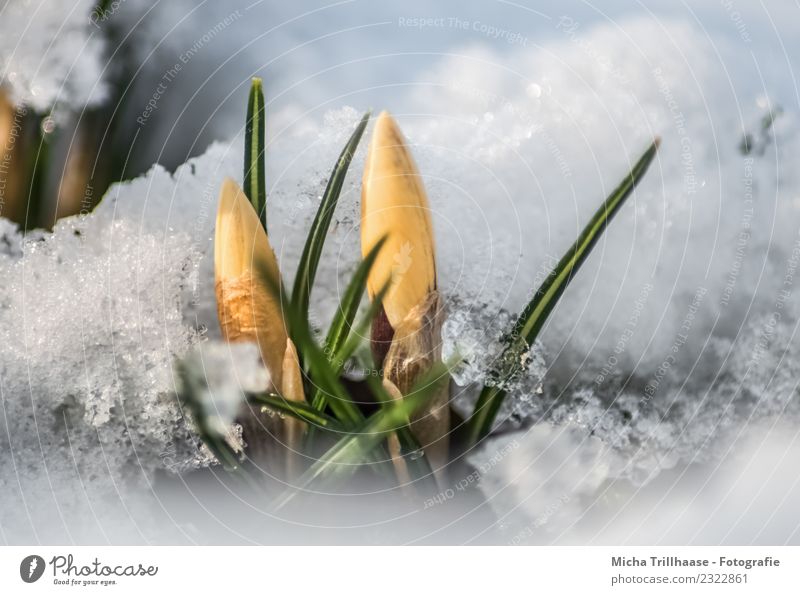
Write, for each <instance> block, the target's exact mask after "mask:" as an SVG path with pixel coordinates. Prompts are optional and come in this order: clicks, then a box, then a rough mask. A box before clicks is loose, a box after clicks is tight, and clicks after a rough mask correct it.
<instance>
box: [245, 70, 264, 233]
mask: <svg viewBox="0 0 800 595" xmlns="http://www.w3.org/2000/svg"><path fill="white" fill-rule="evenodd" d="M265 129H266V108H265V104H264V91H263V88H262V84H261V79H260V78H257V77H256V78H253V82H252V84H251V85H250V96H249V97H248V100H247V121H246V123H245V130H244V188H243V190H244V193H245V195H246V196H247V198H248V199H250V203H251V204H252V205H253V208H254V209H255V211H256V213H258V218H259V219H260V220H261V224H262V225H263V226H264V230H266V229H267V182H266V180H267V176H266V170H265V165H264V154H265V147H264V142H265V138H266V134H265Z"/></svg>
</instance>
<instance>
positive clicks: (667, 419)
mask: <svg viewBox="0 0 800 595" xmlns="http://www.w3.org/2000/svg"><path fill="white" fill-rule="evenodd" d="M0 6H2V8H0V31H1V32H2V35H1V36H0V59H2V63H0V80H1V81H2V83H3V89H4V90H5V92H6V93H7V97H8V101H9V102H10V103H11V104H12V105H13V106H14V108H15V109H16V110H17V113H19V112H20V111H27V112H33V113H35V114H36V115H37V117H39V118H40V119H39V120H37V124H38V125H40V126H41V130H43V131H44V132H43V135H44V136H45V137H46V141H47V142H48V143H49V145H50V147H51V153H52V154H54V155H56V156H58V155H59V154H61V155H62V156H63V157H62V161H60V162H58V163H62V162H63V163H64V166H63V168H58V167H56V168H54V169H55V174H53V173H51V174H50V175H49V177H47V179H45V180H44V181H43V182H42V185H43V187H44V188H45V191H44V192H43V194H44V196H45V197H46V199H47V200H48V201H50V203H49V206H48V207H47V208H43V209H42V212H48V213H50V212H52V213H57V214H58V213H60V214H66V212H65V211H64V210H62V209H61V208H60V207H59V204H61V202H60V201H62V200H63V201H72V203H73V204H78V205H79V208H74V207H73V208H72V210H71V212H78V211H79V210H85V211H88V209H85V208H84V207H85V206H86V204H85V203H87V201H88V202H89V203H92V204H93V203H94V202H97V200H98V199H99V196H97V195H98V194H102V190H101V188H103V187H104V185H107V183H108V182H109V181H113V179H125V180H132V181H129V182H126V183H123V184H119V185H116V186H113V187H112V188H111V189H110V191H109V192H108V194H107V195H106V197H105V199H104V200H103V202H102V203H101V204H100V206H99V207H97V209H95V211H94V212H93V213H92V214H91V215H84V216H80V217H72V218H67V219H62V220H61V221H60V222H59V223H57V224H56V225H55V228H54V231H53V232H52V233H50V232H41V231H33V232H30V233H28V234H27V235H26V236H25V237H24V238H23V237H22V236H21V235H20V234H19V233H18V232H17V231H16V230H15V229H14V228H13V226H12V225H11V224H10V223H8V222H6V221H4V220H0V224H2V229H0V231H2V234H3V236H2V239H3V243H2V244H0V270H1V271H2V276H3V278H4V279H5V280H6V282H5V283H4V285H3V287H2V288H0V333H2V335H1V336H0V394H1V395H2V403H3V409H2V414H1V415H0V455H2V456H0V493H2V494H3V495H2V497H0V503H2V506H0V540H3V541H5V542H9V543H18V542H32V541H60V542H65V541H70V540H74V541H76V542H78V541H86V540H89V541H106V540H108V541H109V542H112V543H118V542H159V541H186V540H189V541H193V540H194V541H202V540H203V539H204V536H203V535H202V534H200V533H198V532H197V530H196V529H195V528H193V526H192V523H191V522H190V521H183V520H178V519H175V518H173V517H172V516H171V515H172V513H171V511H170V509H169V506H167V505H166V504H165V503H164V502H163V501H162V500H161V499H160V497H159V495H158V490H157V488H156V487H155V484H154V478H156V477H157V476H158V473H161V472H163V471H164V470H166V471H169V472H173V471H180V470H184V469H190V468H193V467H195V466H198V465H199V466H202V465H204V464H206V462H207V461H205V460H204V459H203V458H202V455H201V454H199V453H197V452H195V450H194V449H193V448H191V447H190V445H189V443H188V441H187V436H188V434H189V431H188V429H187V428H186V427H185V424H184V422H183V418H182V415H181V412H180V411H179V409H178V407H177V405H176V402H175V398H174V395H173V389H174V378H173V376H172V361H173V358H174V357H176V356H181V355H184V354H185V353H186V352H187V351H188V350H189V349H190V348H191V347H192V346H193V345H195V344H197V343H198V342H200V341H203V340H204V339H205V338H206V337H211V338H213V337H215V336H216V335H217V333H218V330H217V329H216V328H215V325H216V322H215V314H214V302H213V299H214V298H213V282H212V281H211V279H212V278H213V274H212V270H213V265H212V263H211V262H210V259H209V258H208V255H209V254H212V253H213V246H212V239H211V238H212V236H213V221H214V213H215V210H216V193H217V191H218V188H219V183H220V181H221V179H222V177H223V176H224V175H233V176H236V177H238V176H240V169H241V165H240V164H241V138H240V134H241V132H242V127H243V121H244V114H243V111H244V105H245V103H246V96H247V90H248V87H249V82H250V78H251V77H253V76H260V77H262V78H263V79H264V81H265V89H266V93H267V102H268V103H267V111H268V117H269V120H268V127H267V136H268V155H267V175H268V186H269V194H270V198H269V201H270V202H269V205H270V221H271V229H270V232H271V237H272V238H273V241H274V245H275V246H276V251H278V252H279V253H280V254H279V256H280V260H281V262H282V268H283V269H284V270H285V271H291V270H292V269H293V265H294V263H295V262H296V261H297V258H298V257H299V251H300V250H301V247H302V242H303V240H304V237H305V234H304V232H305V229H307V225H308V221H309V220H310V217H311V216H312V215H313V213H314V210H315V207H316V203H317V201H318V199H319V196H320V194H321V192H322V189H323V188H324V183H325V181H326V178H327V175H328V172H329V170H330V168H331V167H332V164H333V162H334V160H335V157H336V155H337V154H338V151H339V150H340V148H341V146H342V144H343V142H344V140H345V139H346V137H347V135H348V134H349V132H350V131H351V130H352V126H353V125H354V123H355V122H356V121H357V119H358V117H359V115H360V114H361V113H362V112H363V111H365V110H366V109H368V108H375V109H384V108H385V109H389V110H391V111H392V112H393V113H394V114H395V116H396V117H397V118H398V120H399V122H400V124H401V126H402V127H403V129H404V131H405V132H406V134H407V136H408V138H409V140H410V142H411V143H412V144H413V150H414V153H415V155H416V156H417V158H418V162H419V165H420V170H421V173H422V175H423V176H424V177H425V181H426V185H427V187H428V190H429V195H430V199H431V203H432V207H433V209H434V211H435V215H434V225H435V227H436V233H437V240H438V252H439V255H438V258H439V268H440V271H441V279H440V284H441V287H442V289H443V291H444V293H445V294H446V296H447V299H448V304H449V319H448V321H447V323H446V325H445V350H446V352H448V353H454V352H458V353H460V354H462V355H464V356H466V358H467V362H466V364H465V365H464V366H463V367H462V368H461V369H460V370H459V371H458V374H457V376H456V380H457V381H458V384H459V385H460V388H459V391H458V396H457V399H458V406H460V407H462V409H463V408H466V407H467V406H468V404H469V403H470V402H471V399H473V398H474V394H473V393H474V390H473V388H472V387H471V383H475V382H479V381H480V380H481V379H482V378H481V370H482V369H483V368H484V365H483V364H485V363H486V362H487V361H490V360H491V358H492V355H493V354H494V353H496V348H497V339H498V336H499V334H500V332H501V331H502V329H503V328H504V326H505V323H506V322H507V320H508V318H509V316H510V315H512V314H513V313H516V312H518V311H519V310H520V308H521V307H522V306H523V305H524V304H525V302H526V300H527V297H528V295H529V292H530V290H531V289H532V285H533V283H534V280H535V279H536V278H537V277H538V278H541V275H542V274H543V272H544V271H546V270H547V269H548V268H549V267H552V266H553V264H554V260H556V259H557V258H558V257H559V256H560V255H561V254H562V253H563V251H564V250H565V249H566V248H567V247H568V246H569V244H570V243H571V242H572V241H573V240H574V238H575V236H576V235H577V233H578V232H579V230H580V228H581V226H582V225H583V224H584V223H585V222H586V221H587V219H588V218H589V217H590V216H591V214H592V213H593V211H594V209H595V208H596V206H597V205H598V204H599V202H600V201H601V200H602V199H603V198H604V197H605V196H606V195H607V194H608V192H609V191H610V190H611V188H613V187H614V186H615V185H616V183H617V182H618V181H619V180H620V179H621V177H622V176H623V175H624V174H625V172H626V171H627V169H629V167H630V165H631V163H632V161H633V160H635V159H636V158H637V157H638V155H639V154H640V153H641V152H642V151H643V149H644V148H645V147H646V145H647V143H648V142H650V140H651V139H652V138H653V137H654V136H657V135H659V136H661V137H662V138H663V144H662V149H661V151H660V154H659V157H658V158H657V161H656V162H655V163H654V164H653V166H652V167H651V170H650V172H649V173H648V175H647V177H646V178H645V181H644V182H643V183H642V184H641V185H640V187H639V189H638V190H637V191H636V193H635V195H634V196H633V197H632V198H631V200H630V202H629V204H628V205H627V206H626V207H625V208H624V209H623V211H622V212H621V213H620V214H619V215H618V217H617V218H616V219H615V220H614V223H613V224H612V226H611V228H610V229H609V231H608V233H607V234H606V235H604V236H603V238H602V239H601V241H600V243H599V245H598V247H597V248H596V250H595V253H594V254H593V256H592V257H591V258H590V260H589V261H588V262H587V264H586V265H585V266H584V268H583V269H582V271H581V272H580V275H579V276H578V278H577V279H576V280H575V282H574V283H573V284H572V285H571V286H570V289H569V290H568V291H567V293H566V294H565V297H564V299H563V300H562V302H561V304H560V305H559V307H558V309H557V311H556V312H555V313H554V315H553V317H552V318H551V321H550V323H549V325H548V327H547V329H546V331H545V333H544V334H543V336H542V345H541V353H540V354H539V355H540V358H539V359H537V360H536V364H537V365H536V366H535V367H534V368H533V369H531V371H530V374H529V376H528V378H527V379H525V381H524V382H522V383H521V386H520V387H519V388H518V390H517V391H516V392H515V394H514V395H513V398H512V399H510V400H509V402H508V406H507V407H506V408H505V410H504V412H503V413H504V415H503V420H504V424H503V427H502V430H503V431H507V432H512V431H513V433H508V434H506V435H504V436H503V437H502V438H498V439H497V440H496V441H494V442H492V443H491V444H489V445H486V446H485V447H484V448H483V449H482V450H481V451H480V452H475V453H471V455H470V458H471V460H472V461H473V463H474V464H475V465H476V467H477V468H478V469H479V470H482V472H481V478H482V479H481V490H482V491H483V493H484V494H485V495H486V497H487V499H488V502H487V503H486V504H479V505H476V510H475V511H469V512H468V513H467V517H469V515H470V514H473V512H474V516H475V517H476V518H475V522H474V524H473V525H471V526H468V527H467V528H466V529H464V532H463V534H462V535H461V536H460V537H459V538H458V539H459V540H460V541H466V540H468V539H475V540H481V539H486V540H491V541H495V542H500V543H551V542H568V543H583V542H591V543H609V542H611V543H721V542H726V543H785V542H791V543H797V542H798V541H800V537H799V536H798V531H797V529H798V527H800V511H798V510H797V508H796V507H794V506H792V505H791V503H792V502H796V501H797V496H798V495H800V493H798V492H800V488H798V485H797V484H798V482H797V481H796V480H795V476H797V477H798V478H800V467H798V465H797V464H796V461H797V460H798V456H797V455H798V454H800V453H799V452H798V451H799V450H800V445H798V443H797V435H798V432H797V429H796V428H797V426H798V424H797V422H798V419H800V411H798V369H799V367H798V364H797V362H798V356H799V355H800V339H799V338H798V337H797V336H796V334H797V324H798V315H800V311H799V310H800V303H798V298H797V295H798V288H797V287H796V286H797V284H798V283H800V279H797V278H796V275H797V267H798V264H799V263H800V170H799V169H798V168H797V166H796V163H797V162H798V161H799V160H800V134H798V132H800V119H799V116H800V92H799V91H798V87H797V68H798V67H797V64H796V60H797V57H798V56H800V35H799V33H800V18H798V17H800V6H799V5H798V4H797V3H796V2H791V1H788V0H787V1H783V0H773V1H769V2H761V3H758V4H756V3H752V2H748V3H745V2H743V1H738V2H737V1H735V0H721V1H713V0H707V1H701V2H692V3H680V2H668V1H666V0H665V1H651V2H622V1H608V2H602V3H591V2H583V1H581V2H578V1H575V2H571V1H566V2H558V3H555V2H554V3H532V2H528V3H524V2H517V3H512V2H505V1H490V0H472V1H468V2H455V1H453V2H435V3H431V2H421V1H410V2H409V1H407V2H402V3H401V2H394V1H392V2H381V3H376V2H367V1H366V0H353V1H343V2H337V3H331V4H319V3H311V2H291V3H279V2H273V1H263V2H253V1H252V0H249V1H247V2H239V1H238V0H236V1H231V2H225V3H221V2H215V3H212V2H184V1H182V0H173V1H172V2H165V1H161V2H150V3H145V2H141V1H139V0H117V1H114V2H110V3H107V5H106V6H105V7H104V8H103V9H102V10H99V9H97V8H95V5H94V3H93V2H81V1H79V2H76V1H72V0H70V1H68V2H55V0H49V1H38V0H9V1H6V2H4V3H3V4H0ZM25 117H26V118H30V117H31V113H27V115H26V116H25ZM13 121H16V119H14V120H13ZM87 122H88V123H89V124H88V125H87V124H86V123H87ZM87 127H88V129H89V132H91V133H93V134H94V136H93V137H92V138H93V139H94V140H93V142H94V143H95V145H96V146H98V147H99V153H98V154H99V157H98V158H97V161H96V162H94V167H92V163H91V161H90V162H89V163H88V165H87V163H85V160H84V161H81V160H80V152H78V156H77V157H75V152H74V151H73V150H72V149H73V148H74V147H76V146H83V145H82V144H81V143H82V142H83V141H82V140H81V139H82V138H85V137H83V136H81V135H82V134H84V133H85V132H86V130H85V129H86V128H87ZM365 148H366V147H365V146H362V147H361V149H360V151H359V154H358V156H357V158H356V161H355V162H354V166H353V167H352V169H351V172H350V175H349V176H348V181H347V184H346V186H345V190H344V193H343V196H342V200H341V204H340V209H339V211H338V212H337V216H336V221H335V224H334V228H333V232H332V236H331V241H330V243H329V244H328V245H327V247H326V253H325V258H326V261H325V267H324V269H325V270H324V271H322V272H321V275H320V280H321V282H322V287H321V288H320V290H319V291H317V292H316V293H315V294H314V301H315V308H316V314H317V316H318V317H319V319H320V320H321V321H324V320H325V319H326V318H327V317H329V316H330V313H331V311H332V308H333V307H334V306H335V303H336V298H337V296H338V294H339V291H340V289H341V282H342V280H343V279H345V278H346V275H347V274H348V272H349V271H351V270H352V266H353V263H354V262H355V261H356V258H357V252H358V251H357V238H358V229H357V226H358V213H359V210H358V196H359V193H360V173H361V172H360V169H361V168H360V164H361V163H362V162H363V154H364V150H365ZM53 159H57V157H54V158H53ZM75 159H78V161H77V162H76V161H75ZM187 160H188V163H185V162H187ZM76 163H77V165H76ZM184 163H185V164H184ZM153 164H159V165H158V166H155V167H154V166H153ZM79 166H81V167H83V168H84V169H85V170H86V171H89V172H91V174H89V175H86V176H84V178H83V182H80V181H79V182H77V183H76V182H70V183H67V182H65V179H67V178H68V177H69V176H68V174H69V173H70V172H73V171H78V169H79ZM96 170H97V171H96ZM99 170H103V171H112V172H113V175H112V178H113V179H112V180H103V179H102V178H103V175H102V172H100V171H99ZM2 173H3V175H6V173H5V172H2ZM136 176H139V177H136ZM133 178H136V179H133ZM68 181H69V180H68ZM70 184H72V186H71V188H72V189H71V190H69V189H70ZM76 184H77V186H76ZM76 187H77V188H78V189H77V190H75V188H76ZM87 188H89V190H88V191H85V189H87ZM65 189H66V190H65ZM68 190H69V192H68ZM70 192H72V195H69V194H70ZM76 197H77V198H76ZM3 208H10V205H3ZM68 212H69V211H68ZM2 214H4V215H6V211H2ZM7 216H10V215H7ZM17 220H18V221H19V220H20V219H19V218H17ZM272 222H274V227H273V226H272ZM52 223H53V222H52V220H51V221H49V223H48V226H50V225H52ZM497 453H500V454H499V455H498V454H497ZM459 480H460V478H458V477H455V478H453V482H454V484H456V485H457V484H458V482H459ZM486 506H488V507H490V508H491V510H492V511H493V512H494V513H495V514H496V515H497V517H499V518H500V523H499V524H498V525H491V523H489V522H486V521H485V520H483V517H482V516H480V513H479V511H478V510H477V509H478V508H481V507H483V508H485V507H486ZM87 519H89V521H87ZM381 523H383V524H390V525H391V523H390V519H388V518H387V519H383V520H379V521H378V520H376V521H375V524H376V525H381ZM418 529H419V534H418V535H414V538H418V539H425V538H427V537H432V538H433V536H428V535H427V533H426V531H427V529H426V528H425V525H424V524H421V525H420V527H419V528H418ZM220 531H221V532H222V533H224V532H225V528H224V527H223V528H221V529H220ZM231 535H234V536H233V537H232V536H231ZM231 535H228V536H227V538H230V539H232V540H234V541H236V540H238V539H241V540H246V539H252V540H255V541H259V540H262V539H266V537H264V536H258V535H255V536H254V535H250V536H247V537H242V536H241V535H238V534H235V532H234V531H232V530H231ZM387 539H391V538H387ZM403 539H411V537H409V536H408V535H404V537H403Z"/></svg>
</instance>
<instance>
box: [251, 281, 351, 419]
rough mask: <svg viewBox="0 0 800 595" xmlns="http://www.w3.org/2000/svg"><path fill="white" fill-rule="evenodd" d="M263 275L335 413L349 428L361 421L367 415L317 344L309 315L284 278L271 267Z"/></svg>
mask: <svg viewBox="0 0 800 595" xmlns="http://www.w3.org/2000/svg"><path fill="white" fill-rule="evenodd" d="M262 275H263V278H264V280H265V281H266V283H267V286H268V288H269V289H270V291H272V293H273V295H274V296H275V298H276V299H277V300H279V302H280V304H281V311H282V313H283V316H284V320H285V321H286V324H287V325H288V327H289V330H290V334H291V339H292V341H293V342H294V345H295V347H296V348H297V351H298V355H299V356H300V358H301V359H302V360H303V361H304V362H306V363H307V364H308V367H309V369H310V372H311V376H312V380H313V384H314V385H316V386H318V387H319V388H320V390H322V391H323V393H324V394H325V398H326V399H328V402H329V404H330V407H331V410H332V411H333V414H334V416H335V417H336V419H337V420H338V421H339V422H340V423H342V424H343V425H344V426H345V427H346V428H349V427H352V426H353V425H355V424H359V423H360V422H361V421H362V420H363V419H364V415H363V414H362V413H361V410H360V409H359V408H358V406H357V405H356V404H355V403H354V402H353V400H352V399H351V398H350V394H349V393H348V392H347V389H346V388H345V387H344V385H343V384H342V383H341V381H340V380H339V373H338V372H337V371H336V370H335V369H334V368H333V366H332V365H331V362H330V361H328V359H327V358H326V357H325V354H324V353H323V351H322V348H320V346H319V345H317V342H316V340H315V339H314V335H313V333H312V332H311V327H310V326H309V322H308V319H307V316H306V315H304V314H301V312H300V309H299V308H298V307H297V304H296V303H294V301H292V300H290V299H289V297H288V296H287V295H286V291H285V289H284V285H283V282H282V281H281V279H274V278H273V277H272V276H271V275H270V274H269V272H268V271H262Z"/></svg>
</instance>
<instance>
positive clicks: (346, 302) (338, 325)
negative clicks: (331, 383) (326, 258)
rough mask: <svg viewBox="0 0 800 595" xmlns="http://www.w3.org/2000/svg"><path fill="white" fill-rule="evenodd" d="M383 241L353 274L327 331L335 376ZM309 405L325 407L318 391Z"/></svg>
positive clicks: (343, 358)
mask: <svg viewBox="0 0 800 595" xmlns="http://www.w3.org/2000/svg"><path fill="white" fill-rule="evenodd" d="M385 240H386V238H382V239H381V240H380V241H379V242H378V243H377V244H376V245H375V246H374V247H373V248H372V250H370V252H369V253H368V254H367V256H366V257H365V258H364V260H362V261H361V263H360V264H359V265H358V268H357V269H356V271H355V272H354V273H353V276H352V278H351V279H350V282H349V283H348V285H347V289H346V290H345V292H344V295H343V296H342V301H341V302H340V303H339V309H338V310H337V312H336V315H335V316H334V318H333V321H332V322H331V326H330V328H329V329H328V336H327V337H326V339H325V355H326V356H327V358H328V361H329V362H330V363H331V366H333V369H334V370H335V371H336V373H337V375H338V374H340V373H341V371H342V369H343V368H344V364H345V362H346V361H347V358H345V357H343V353H342V352H343V348H344V346H345V344H346V342H347V338H348V337H349V336H350V331H351V329H352V328H353V320H354V319H355V317H356V313H357V312H358V306H359V305H360V303H361V298H362V297H363V295H364V291H365V290H366V288H367V277H368V276H369V273H370V271H371V270H372V265H373V264H375V259H376V258H377V256H378V253H379V252H380V249H381V247H382V246H383V244H384V242H385ZM311 403H312V405H313V406H314V407H315V408H316V409H318V410H320V411H321V410H322V409H323V408H324V407H325V399H324V397H323V395H322V393H321V391H320V390H319V389H317V390H315V392H314V396H313V397H312V399H311Z"/></svg>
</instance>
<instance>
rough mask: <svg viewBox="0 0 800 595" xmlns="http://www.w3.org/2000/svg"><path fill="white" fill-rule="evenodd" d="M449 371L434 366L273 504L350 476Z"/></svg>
mask: <svg viewBox="0 0 800 595" xmlns="http://www.w3.org/2000/svg"><path fill="white" fill-rule="evenodd" d="M449 377H450V376H449V370H448V368H447V366H445V365H444V364H443V363H437V364H435V365H434V366H433V367H432V368H431V369H430V370H429V371H428V372H427V373H426V374H425V375H424V376H423V377H422V378H421V379H420V380H419V381H418V382H417V384H416V385H415V387H414V389H413V390H412V391H411V392H410V393H409V394H408V395H407V396H405V397H404V398H403V399H402V400H398V401H392V402H391V403H389V404H385V405H384V406H383V407H382V408H381V409H380V410H379V411H378V412H376V413H374V414H373V415H371V416H370V417H369V418H367V419H366V420H364V421H363V422H362V423H361V424H360V425H359V426H358V427H356V428H355V429H354V430H353V431H351V432H350V433H349V434H348V435H347V436H344V437H343V438H341V439H340V440H339V441H338V442H337V443H336V444H335V445H334V446H333V447H331V448H330V449H329V450H328V451H327V452H326V453H325V454H324V455H323V456H322V457H321V458H320V459H319V460H318V461H317V462H316V463H314V464H313V465H312V466H311V467H310V468H309V469H308V471H306V472H305V473H304V474H303V475H302V476H301V477H300V479H299V481H298V483H297V489H293V490H290V491H287V492H285V493H284V494H283V495H282V496H280V497H279V498H278V499H277V500H276V502H275V503H274V508H275V509H280V508H282V507H283V506H285V505H286V504H288V503H289V502H291V501H292V500H293V499H294V498H295V496H296V495H297V494H298V493H299V492H300V491H305V490H307V489H308V487H309V486H310V485H311V484H312V483H315V482H317V481H322V480H325V479H330V478H333V477H337V478H339V479H341V478H343V477H347V476H349V475H350V474H352V473H353V472H354V471H355V470H356V468H357V467H358V466H359V464H361V463H362V462H364V461H365V460H370V454H371V452H372V451H373V450H374V449H375V448H376V447H378V446H379V445H380V444H381V442H383V441H384V440H385V439H386V438H387V437H388V436H389V435H390V434H392V433H394V432H397V431H398V430H400V429H401V428H403V427H407V424H408V420H409V418H410V417H411V416H412V415H413V414H414V412H416V411H417V410H418V409H419V408H420V407H422V406H423V405H424V404H425V402H426V401H427V400H428V399H430V398H431V396H432V395H434V394H435V392H436V391H437V390H439V388H440V386H439V383H440V382H442V381H443V379H449Z"/></svg>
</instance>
